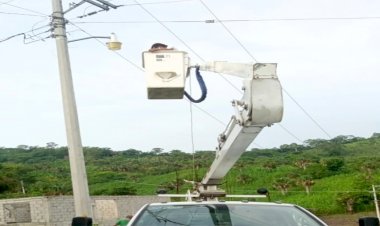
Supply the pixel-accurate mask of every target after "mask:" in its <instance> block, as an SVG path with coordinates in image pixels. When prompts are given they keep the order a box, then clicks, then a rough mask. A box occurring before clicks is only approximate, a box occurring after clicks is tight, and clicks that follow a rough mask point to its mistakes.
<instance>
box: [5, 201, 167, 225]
mask: <svg viewBox="0 0 380 226" xmlns="http://www.w3.org/2000/svg"><path fill="white" fill-rule="evenodd" d="M91 199H92V203H91V205H92V207H93V213H94V218H93V223H94V225H99V226H112V225H114V224H115V222H116V220H117V219H118V218H120V217H125V216H127V215H133V214H135V213H136V212H137V211H138V210H139V209H140V208H141V207H142V206H143V205H144V204H146V203H152V202H166V201H169V198H166V197H158V196H93V197H91ZM73 217H75V208H74V199H73V197H72V196H51V197H33V198H19V199H3V200H1V199H0V226H2V225H8V226H10V225H12V226H69V225H71V221H72V218H73Z"/></svg>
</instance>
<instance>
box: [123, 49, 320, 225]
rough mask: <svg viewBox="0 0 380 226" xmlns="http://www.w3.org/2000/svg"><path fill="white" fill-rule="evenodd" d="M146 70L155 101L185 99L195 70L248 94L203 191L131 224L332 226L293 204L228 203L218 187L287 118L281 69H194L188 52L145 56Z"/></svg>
mask: <svg viewBox="0 0 380 226" xmlns="http://www.w3.org/2000/svg"><path fill="white" fill-rule="evenodd" d="M143 65H144V68H145V70H146V79H147V87H148V98H150V99H179V98H183V96H184V93H185V91H184V86H185V80H186V77H187V76H188V75H189V70H190V68H192V67H195V68H196V70H197V73H198V72H199V71H209V72H216V73H223V74H229V75H235V76H239V77H242V78H243V79H244V81H243V91H244V94H243V97H242V99H241V100H233V102H232V103H233V107H234V109H235V112H236V113H235V115H234V116H233V117H232V118H231V121H230V122H229V123H228V125H227V128H226V129H225V131H224V132H223V133H222V134H221V135H220V136H219V138H218V141H219V143H218V146H217V150H216V157H215V160H214V162H213V163H212V165H211V167H210V169H209V170H208V172H207V174H206V175H205V177H204V178H203V179H202V181H201V182H194V183H196V184H197V188H196V189H195V190H194V191H192V192H190V191H189V192H188V194H186V195H184V197H186V199H187V201H186V202H169V203H151V204H147V205H145V206H144V207H142V208H141V209H140V210H139V212H137V213H136V214H135V216H134V217H133V218H132V219H131V221H130V222H129V224H128V225H131V226H141V225H146V226H148V225H149V226H151V225H157V226H161V225H162V226H163V225H188V226H193V225H204V226H207V225H213V226H215V225H220V226H221V225H223V226H225V225H228V226H245V225H246V226H248V225H250V226H326V225H327V224H326V223H324V222H323V221H321V220H320V219H318V218H317V217H316V216H315V215H313V214H312V213H310V212H309V211H307V210H306V209H304V208H302V207H299V206H297V205H293V204H280V203H271V202H248V201H224V200H223V198H224V197H229V195H227V194H226V193H225V192H224V191H223V190H221V189H219V188H218V185H220V184H221V183H222V180H223V178H224V176H225V175H226V174H227V173H228V171H229V170H230V169H231V168H232V167H233V165H234V164H235V162H236V161H237V160H238V159H239V158H240V156H241V155H242V154H243V152H244V151H245V150H246V149H247V148H248V146H249V145H250V144H251V143H252V142H253V140H254V139H255V138H256V136H257V135H258V134H259V133H260V132H261V130H262V129H263V128H264V127H266V126H270V125H272V124H273V123H276V122H280V121H281V119H282V115H283V101H282V88H281V84H280V82H279V80H278V77H277V74H276V66H277V65H276V64H274V63H257V64H240V63H228V62H211V63H206V64H204V65H199V66H198V65H197V66H190V63H189V58H188V57H187V53H186V52H183V51H177V50H173V49H160V50H158V51H147V52H144V53H143ZM197 75H198V74H197ZM172 196H173V195H172ZM174 196H175V195H174ZM177 196H183V195H177ZM243 197H256V196H243Z"/></svg>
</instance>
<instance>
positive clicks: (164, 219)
mask: <svg viewBox="0 0 380 226" xmlns="http://www.w3.org/2000/svg"><path fill="white" fill-rule="evenodd" d="M146 211H147V212H148V213H149V214H150V215H152V216H153V217H154V218H155V219H156V220H157V221H158V222H159V223H161V221H163V222H165V223H167V222H170V223H173V224H177V225H187V224H183V223H180V222H176V221H173V220H169V219H168V218H166V217H162V216H158V215H156V214H154V213H153V212H152V211H150V210H148V209H147V210H146Z"/></svg>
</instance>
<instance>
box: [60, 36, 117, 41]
mask: <svg viewBox="0 0 380 226" xmlns="http://www.w3.org/2000/svg"><path fill="white" fill-rule="evenodd" d="M92 38H106V39H110V38H111V36H90V37H85V38H79V39H74V40H69V41H67V42H77V41H82V40H86V39H92Z"/></svg>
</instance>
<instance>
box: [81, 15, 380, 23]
mask: <svg viewBox="0 0 380 226" xmlns="http://www.w3.org/2000/svg"><path fill="white" fill-rule="evenodd" d="M324 20H326V21H330V20H380V17H376V16H374V17H336V18H334V17H330V18H323V17H320V18H263V19H219V20H215V19H206V20H161V22H163V23H206V24H213V23H233V22H282V21H286V22H292V21H324ZM77 23H82V24H150V23H157V21H155V20H150V21H148V20H145V21H144V20H135V21H81V22H77Z"/></svg>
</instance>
